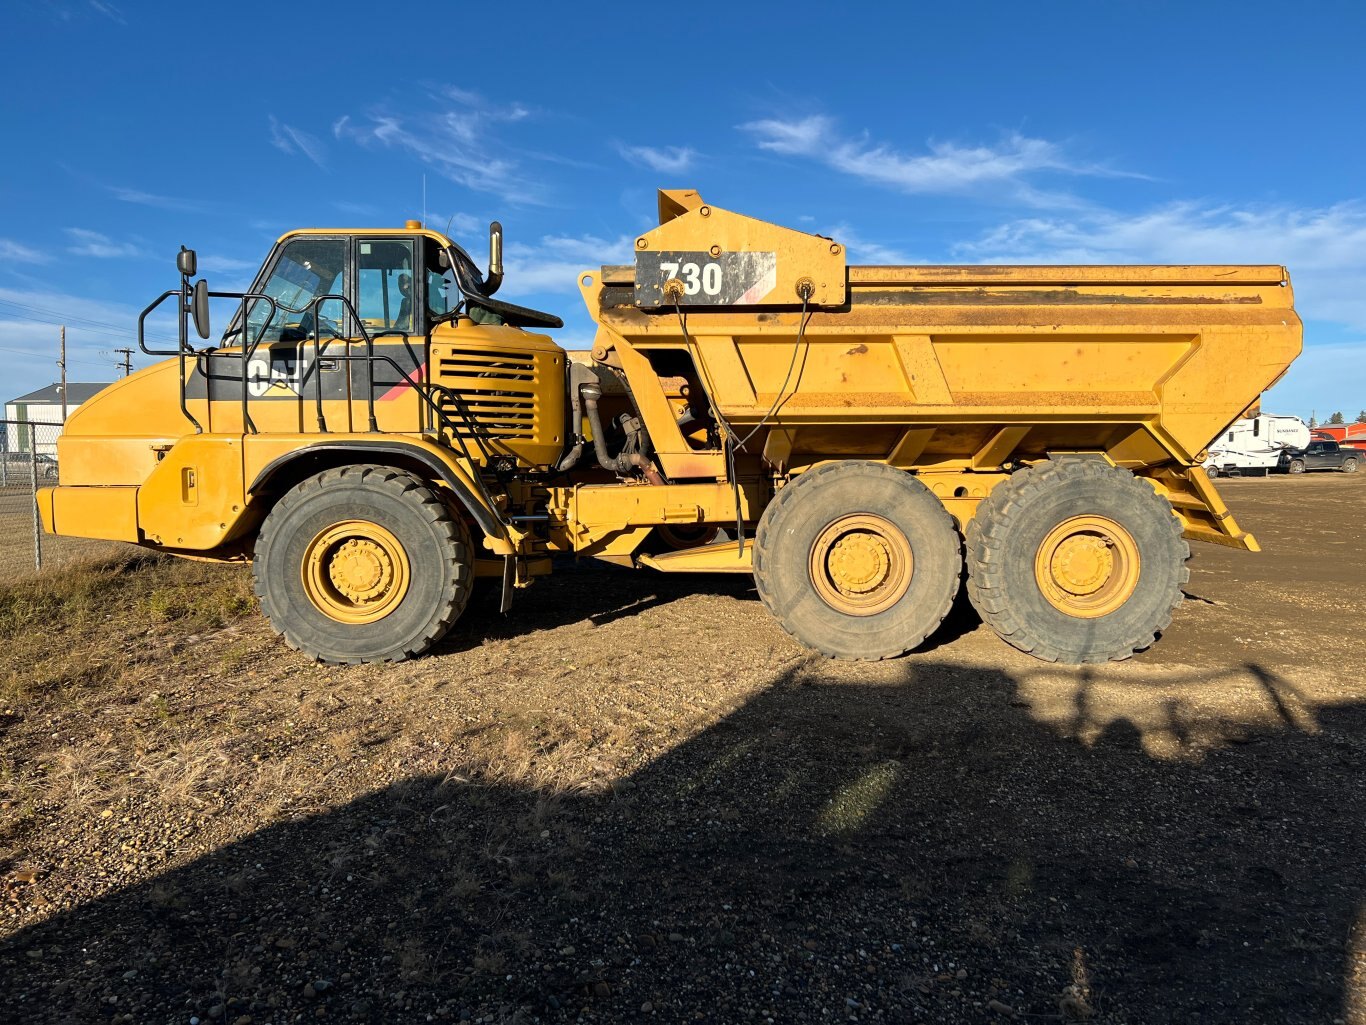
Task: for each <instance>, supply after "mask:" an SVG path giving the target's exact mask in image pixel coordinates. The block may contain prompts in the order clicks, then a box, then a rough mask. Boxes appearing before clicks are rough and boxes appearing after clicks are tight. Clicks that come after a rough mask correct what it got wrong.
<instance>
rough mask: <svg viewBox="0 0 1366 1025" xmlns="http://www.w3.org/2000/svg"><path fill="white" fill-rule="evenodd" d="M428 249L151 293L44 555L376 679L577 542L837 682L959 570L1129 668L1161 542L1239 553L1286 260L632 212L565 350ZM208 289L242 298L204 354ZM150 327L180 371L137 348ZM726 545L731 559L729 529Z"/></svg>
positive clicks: (1154, 631)
mask: <svg viewBox="0 0 1366 1025" xmlns="http://www.w3.org/2000/svg"><path fill="white" fill-rule="evenodd" d="M501 243H502V233H501V228H500V227H499V226H498V225H497V224H496V223H495V225H494V226H493V228H492V229H491V232H490V260H489V269H488V271H487V272H485V273H481V272H480V271H479V269H478V268H477V267H476V266H475V264H474V262H473V261H472V260H471V259H470V258H469V256H468V254H467V253H466V252H465V251H464V250H463V249H462V248H461V247H459V246H458V245H456V244H455V243H454V242H453V241H451V240H450V239H448V238H446V237H445V236H443V235H441V234H440V233H438V232H434V231H431V230H430V229H427V228H424V227H423V226H422V225H420V224H419V223H417V222H409V223H408V225H407V226H406V227H405V228H403V229H381V230H360V229H342V230H323V229H307V230H303V231H298V232H293V233H290V234H289V235H286V236H284V237H283V238H281V239H280V241H279V242H278V243H277V244H276V247H275V249H274V250H273V251H272V253H271V254H270V255H269V256H268V258H267V260H266V262H265V263H264V265H263V267H262V270H261V272H260V274H259V275H258V277H257V279H256V282H255V283H254V284H253V286H252V288H251V289H250V290H249V291H248V292H246V293H218V292H212V291H210V290H209V288H208V286H207V284H206V283H205V282H204V281H203V280H202V279H201V280H200V281H198V282H195V283H193V284H192V283H191V279H192V278H193V277H194V275H195V270H196V268H195V263H196V260H195V257H194V254H193V253H192V252H190V251H188V250H182V253H181V256H180V258H179V270H180V275H181V280H180V284H179V286H178V287H177V288H174V289H170V290H168V291H167V292H166V293H164V294H163V295H162V296H161V297H160V298H159V299H158V300H157V301H156V302H154V303H153V304H152V305H151V306H149V307H148V309H147V310H145V311H144V312H143V314H142V317H141V318H140V320H139V345H140V347H141V348H142V349H143V351H144V352H147V353H150V354H156V355H163V356H166V357H168V358H167V359H165V360H164V361H163V362H161V363H159V364H157V365H154V366H152V367H149V368H148V369H146V370H143V371H140V372H139V373H137V374H134V375H132V376H130V377H127V378H125V379H123V380H122V381H120V382H118V383H116V384H114V385H112V386H110V387H109V388H108V389H106V390H105V391H104V392H102V393H101V394H100V395H98V396H97V397H96V398H95V399H93V400H91V401H89V402H87V403H86V404H84V405H83V406H82V407H81V409H80V410H79V411H78V412H77V413H76V414H75V415H74V416H73V417H72V418H71V420H70V422H69V423H68V425H67V429H66V432H65V434H64V435H63V437H62V439H61V441H60V442H59V454H60V460H59V461H60V465H61V482H60V485H59V486H57V487H55V488H51V489H46V490H44V491H43V492H41V493H40V496H39V504H40V512H41V514H42V516H43V519H44V523H45V524H46V526H47V528H48V529H49V530H51V531H53V532H55V533H62V534H72V535H77V536H84V537H98V538H108V539H112V540H120V541H129V542H132V543H135V544H140V545H143V546H146V547H149V548H154V549H157V550H161V551H167V552H171V553H174V554H177V555H185V556H190V557H194V558H208V559H217V560H223V561H250V562H252V564H253V568H254V573H255V578H256V588H257V593H258V595H259V596H260V599H261V606H262V610H263V611H264V612H265V614H266V615H267V616H268V617H269V619H270V621H271V623H272V624H273V625H274V626H275V628H276V629H277V630H278V631H280V633H281V634H283V636H284V637H285V639H286V640H287V641H288V643H290V644H291V645H292V646H293V647H295V648H297V649H299V650H300V651H303V652H305V653H307V654H308V655H310V656H312V657H314V658H318V659H323V660H327V661H336V662H372V661H385V660H397V659H403V658H408V657H412V656H414V655H418V654H420V653H422V652H423V651H426V650H427V649H428V648H430V647H431V645H432V644H434V643H435V642H436V641H437V640H439V639H440V638H441V636H443V635H444V634H445V633H446V631H447V630H449V629H450V628H451V626H452V625H453V624H454V622H455V621H456V619H457V618H458V617H459V615H460V613H461V612H462V611H463V609H464V607H465V604H466V603H467V601H468V598H469V593H470V588H471V584H472V581H473V579H474V578H475V577H477V576H488V577H493V578H495V579H497V580H498V581H500V582H501V588H502V607H503V609H504V610H505V611H507V610H508V609H509V608H510V607H511V603H512V599H513V596H514V594H515V592H516V590H517V589H518V588H521V587H525V586H528V585H529V584H531V582H532V581H533V579H534V578H535V577H537V576H540V575H544V574H546V573H549V572H551V570H552V568H553V564H554V558H555V557H556V556H558V555H564V554H574V555H577V556H581V557H592V558H596V559H601V560H605V561H608V562H614V563H618V564H622V565H630V566H640V567H649V568H652V569H654V570H658V571H662V572H730V573H747V574H753V576H754V579H755V583H756V587H757V589H758V592H759V594H760V596H761V598H762V599H763V601H764V603H765V604H766V605H767V607H768V608H769V609H770V610H771V611H772V612H773V613H774V615H775V616H776V617H777V618H778V620H779V622H780V623H781V624H782V625H783V626H784V628H786V629H787V630H788V631H789V632H790V633H792V634H793V635H794V636H795V637H796V638H797V639H799V640H800V641H802V642H803V643H805V644H807V645H809V646H811V647H813V648H816V649H817V650H819V651H821V652H823V653H825V654H827V655H830V656H833V657H839V658H853V659H880V658H887V657H893V656H897V655H900V654H903V653H905V652H907V651H910V650H912V649H914V648H915V647H916V646H917V645H919V644H921V643H922V642H923V641H924V640H925V639H926V638H927V637H929V636H930V635H931V634H932V633H933V632H934V630H935V629H936V628H937V627H938V625H939V623H940V622H941V621H942V620H943V618H944V616H945V615H946V614H947V612H948V610H949V607H950V605H951V603H952V602H953V600H954V597H955V595H956V594H957V593H958V591H959V589H960V584H961V583H962V581H963V579H964V577H965V576H966V587H967V593H968V596H969V598H970V599H971V601H972V602H973V604H974V606H975V607H976V609H977V610H978V612H979V613H980V614H981V615H982V617H983V619H984V620H985V621H986V622H987V623H988V624H989V625H990V626H991V627H992V628H993V629H995V630H996V631H997V633H998V634H1000V636H1001V637H1002V638H1003V639H1005V640H1006V641H1008V642H1009V643H1011V644H1013V645H1015V646H1016V647H1019V648H1020V649H1022V650H1025V651H1029V652H1031V653H1033V654H1034V655H1036V656H1038V657H1040V658H1043V659H1047V660H1051V661H1064V662H1085V661H1101V660H1107V659H1120V658H1127V657H1129V656H1130V655H1132V654H1133V653H1134V652H1135V651H1138V650H1142V649H1143V648H1145V647H1147V646H1148V645H1150V644H1151V643H1152V642H1153V640H1154V639H1155V637H1156V636H1157V635H1158V634H1160V632H1161V631H1162V629H1163V628H1165V626H1166V625H1167V623H1168V622H1169V620H1170V617H1171V615H1172V610H1173V609H1174V608H1175V606H1176V605H1177V604H1178V603H1179V602H1180V600H1181V596H1182V591H1181V588H1182V585H1183V584H1184V583H1185V581H1186V580H1187V578H1188V570H1187V568H1186V559H1187V557H1188V554H1189V549H1188V546H1187V543H1186V542H1187V540H1189V539H1194V540H1203V541H1210V542H1215V543H1219V544H1225V545H1231V546H1233V547H1238V548H1242V549H1246V550H1250V551H1255V550H1257V545H1256V542H1255V540H1254V539H1253V538H1252V536H1251V535H1250V534H1248V533H1246V532H1245V531H1243V530H1241V529H1240V528H1239V527H1238V525H1237V524H1236V523H1235V521H1234V519H1233V517H1232V516H1231V515H1230V514H1229V511H1228V509H1227V508H1226V506H1225V505H1224V504H1223V502H1222V501H1221V500H1220V498H1219V496H1218V494H1217V492H1216V491H1215V490H1214V488H1213V486H1212V485H1211V484H1210V482H1209V479H1208V477H1207V476H1206V474H1205V473H1204V471H1203V470H1202V469H1201V468H1200V463H1201V462H1202V460H1203V459H1204V457H1205V449H1206V446H1207V445H1208V444H1209V441H1210V439H1211V438H1213V437H1214V436H1216V435H1217V434H1218V433H1220V432H1221V431H1224V430H1226V429H1227V427H1228V425H1229V424H1230V423H1232V422H1233V421H1234V420H1236V419H1237V418H1238V417H1239V415H1241V414H1243V413H1244V412H1245V411H1249V410H1250V408H1251V407H1253V406H1255V404H1256V402H1257V400H1258V398H1259V396H1260V394H1261V392H1262V391H1263V390H1264V389H1265V388H1266V387H1268V386H1270V384H1272V383H1273V382H1274V381H1275V380H1276V379H1278V378H1279V377H1280V376H1281V374H1283V373H1284V372H1285V370H1286V368H1287V367H1288V366H1289V364H1290V362H1291V361H1292V360H1293V359H1294V357H1295V356H1296V355H1297V354H1298V352H1299V349H1300V344H1301V325H1300V321H1299V318H1298V316H1297V315H1296V313H1295V311H1294V309H1293V300H1292V293H1291V289H1290V287H1289V280H1288V276H1287V274H1286V272H1285V269H1284V268H1283V267H1279V266H1229V267H1193V266H1178V267H1071V266H1069V267H868V266H849V265H847V263H846V259H845V253H844V248H843V246H842V245H841V244H840V243H839V242H838V241H836V240H833V239H828V238H824V237H821V236H817V235H811V234H806V233H803V232H799V231H794V230H791V229H787V228H782V227H779V226H777V225H773V224H770V223H767V222H764V221H760V220H756V219H753V218H749V217H745V216H743V215H740V214H737V213H733V212H731V211H726V210H722V209H720V208H718V207H713V206H710V205H709V204H707V203H705V202H704V201H703V200H702V198H701V197H700V196H699V195H698V194H697V193H696V192H693V191H689V190H673V191H664V192H661V193H660V224H659V226H658V227H657V228H655V229H653V230H652V231H650V232H647V233H645V234H643V235H641V236H640V237H639V238H638V239H636V240H635V260H634V262H633V263H632V264H630V265H627V266H604V267H600V268H598V267H595V268H589V269H586V270H584V271H583V272H582V273H581V274H580V275H579V279H578V283H579V288H580V291H581V293H582V296H583V299H584V302H585V303H586V305H587V308H588V310H589V312H590V313H591V314H592V316H593V318H594V319H595V321H596V322H597V324H598V330H597V334H596V337H595V339H594V345H593V349H592V351H591V352H590V353H575V354H570V353H567V352H566V351H565V350H564V349H562V348H560V347H559V346H557V345H556V344H555V343H554V342H552V341H551V339H550V338H549V337H547V336H546V335H544V334H541V333H538V332H537V331H535V330H533V329H536V328H554V327H558V326H560V322H559V320H558V318H556V317H554V316H551V315H549V314H544V313H540V312H537V311H534V310H528V309H525V308H523V307H519V306H515V305H512V304H509V303H505V302H502V301H500V300H497V299H495V298H493V296H494V293H495V292H496V291H497V289H498V286H499V284H500V283H501V280H502V266H501ZM211 300H215V301H218V302H231V303H233V304H235V313H234V317H233V319H232V321H231V323H230V325H229V328H228V329H227V331H226V333H225V334H224V336H223V337H222V339H221V341H220V344H219V345H216V346H209V347H206V348H196V347H195V346H194V345H192V344H191V342H190V327H191V326H193V327H195V328H196V330H197V331H198V334H199V336H200V337H201V338H202V339H208V337H209V334H210V332H209V328H208V308H209V304H210V301H211ZM166 303H170V304H171V307H172V308H173V309H174V311H175V315H176V320H177V324H178V338H177V340H176V341H175V342H174V343H173V346H171V347H167V348H161V349H158V348H155V347H153V346H151V345H149V344H148V341H147V338H146V333H147V332H146V325H147V323H148V320H149V317H153V316H154V314H155V312H156V311H157V310H158V308H159V307H161V306H162V304H166ZM722 530H725V531H727V532H729V534H730V536H728V537H726V536H722V535H721V534H720V533H719V532H720V531H722Z"/></svg>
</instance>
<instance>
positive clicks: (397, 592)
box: [302, 520, 411, 624]
mask: <svg viewBox="0 0 1366 1025" xmlns="http://www.w3.org/2000/svg"><path fill="white" fill-rule="evenodd" d="M302 571H303V573H302V575H303V585H304V593H305V594H306V595H308V600H309V601H310V602H312V603H313V606H314V608H316V609H317V610H318V611H319V612H321V613H322V614H323V615H325V616H327V617H328V618H329V619H332V620H335V621H336V622H338V623H347V624H358V623H373V622H376V621H377V620H380V619H383V618H384V617H385V616H387V615H389V613H391V612H393V611H394V609H396V608H398V606H399V605H400V604H401V603H402V601H403V599H404V597H405V596H406V595H407V593H408V585H409V582H410V580H411V571H410V567H409V565H408V553H407V552H405V551H404V550H403V546H402V545H401V544H399V542H398V538H396V537H394V535H393V534H391V533H390V532H389V531H387V530H385V529H384V528H383V527H381V526H380V525H379V524H377V523H371V522H370V521H368V520H345V521H343V522H341V523H335V524H333V525H332V526H330V527H327V528H325V529H324V530H321V531H319V532H318V534H317V536H315V537H314V538H313V540H312V541H310V542H309V543H308V547H307V548H306V549H305V550H304V559H303V567H302Z"/></svg>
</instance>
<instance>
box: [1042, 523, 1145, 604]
mask: <svg viewBox="0 0 1366 1025" xmlns="http://www.w3.org/2000/svg"><path fill="white" fill-rule="evenodd" d="M1138 576H1139V558H1138V545H1137V544H1136V543H1135V542H1134V539H1133V535H1131V534H1130V533H1129V532H1128V531H1127V530H1125V529H1124V528H1123V527H1122V526H1120V525H1119V524H1118V523H1116V522H1115V521H1114V520H1112V519H1110V518H1108V517H1106V516H1073V517H1072V518H1071V519H1068V520H1064V521H1063V522H1062V523H1059V524H1058V525H1057V526H1056V527H1054V528H1053V529H1052V530H1051V531H1049V532H1048V536H1047V537H1045V538H1044V539H1043V543H1042V544H1041V545H1039V550H1038V553H1037V554H1036V555H1035V557H1034V577H1035V579H1036V580H1037V581H1038V584H1039V590H1040V591H1041V592H1043V596H1044V597H1045V598H1046V599H1048V602H1049V604H1051V605H1052V606H1053V607H1054V608H1055V609H1057V610H1058V611H1059V612H1064V613H1066V614H1067V615H1069V616H1075V617H1077V618H1078V619H1098V618H1099V617H1101V616H1106V615H1109V614H1110V613H1111V612H1114V611H1115V610H1116V609H1118V608H1119V607H1120V606H1122V605H1123V604H1124V603H1125V602H1126V601H1128V600H1129V599H1130V598H1131V597H1132V596H1133V593H1134V590H1135V588H1137V587H1138Z"/></svg>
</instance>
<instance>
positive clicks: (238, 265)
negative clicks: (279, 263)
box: [199, 255, 261, 274]
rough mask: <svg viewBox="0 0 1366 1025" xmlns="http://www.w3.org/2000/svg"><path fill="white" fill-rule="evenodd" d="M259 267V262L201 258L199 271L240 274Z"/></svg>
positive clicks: (217, 257)
mask: <svg viewBox="0 0 1366 1025" xmlns="http://www.w3.org/2000/svg"><path fill="white" fill-rule="evenodd" d="M259 266H261V262H260V261H259V260H239V259H237V258H236V257H232V256H213V255H210V256H201V257H200V258H199V269H200V270H201V271H203V272H204V273H206V274H241V273H242V272H243V271H249V270H255V269H256V268H257V267H259Z"/></svg>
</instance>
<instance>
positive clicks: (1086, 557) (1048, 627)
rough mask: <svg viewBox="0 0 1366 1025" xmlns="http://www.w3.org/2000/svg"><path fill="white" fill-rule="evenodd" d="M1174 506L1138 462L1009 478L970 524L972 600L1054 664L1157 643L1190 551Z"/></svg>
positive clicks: (1076, 461)
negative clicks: (1136, 469)
mask: <svg viewBox="0 0 1366 1025" xmlns="http://www.w3.org/2000/svg"><path fill="white" fill-rule="evenodd" d="M1181 533H1182V528H1181V522H1180V521H1179V520H1178V519H1177V518H1176V516H1175V514H1174V513H1173V512H1172V507H1171V504H1170V503H1169V502H1168V501H1167V500H1166V499H1165V498H1163V497H1162V496H1160V495H1159V494H1158V493H1157V492H1156V491H1155V490H1153V488H1152V487H1151V486H1150V485H1148V484H1147V483H1145V482H1143V481H1140V480H1139V479H1138V478H1136V477H1135V476H1134V475H1133V474H1132V473H1130V472H1129V471H1128V470H1125V469H1122V468H1121V467H1117V466H1112V465H1110V464H1109V463H1107V462H1106V461H1104V460H1103V459H1099V458H1093V457H1087V456H1063V457H1061V458H1058V459H1049V460H1046V461H1044V462H1042V463H1039V464H1037V465H1035V466H1032V467H1030V468H1029V469H1027V470H1022V471H1020V472H1018V473H1016V474H1014V475H1013V476H1012V477H1011V478H1010V479H1009V480H1008V481H1006V482H1004V483H1002V484H998V485H997V486H996V487H995V488H994V489H993V490H992V492H991V494H990V495H988V496H987V497H986V498H985V499H984V500H983V501H982V502H981V503H980V504H979V505H978V507H977V513H976V515H975V516H974V517H973V519H972V521H971V522H970V523H969V524H968V531H967V540H968V544H967V566H968V597H969V599H970V600H971V601H972V604H973V607H974V608H976V610H977V612H978V614H979V615H981V617H982V619H983V620H984V621H985V622H986V624H987V625H988V626H990V627H991V628H992V629H993V630H995V631H996V633H997V634H999V635H1000V637H1001V638H1002V639H1003V640H1005V641H1006V642H1008V643H1010V644H1013V645H1014V646H1015V647H1017V648H1019V649H1020V650H1022V651H1027V652H1029V653H1030V654H1032V655H1035V656H1037V657H1038V658H1041V659H1044V660H1046V661H1049V662H1067V663H1072V664H1078V663H1083V662H1105V661H1114V660H1119V659H1125V658H1128V657H1129V656H1130V655H1132V654H1133V653H1134V652H1135V651H1141V650H1142V649H1144V648H1146V647H1148V646H1149V645H1150V644H1152V643H1153V641H1154V640H1155V639H1156V637H1157V635H1158V634H1160V633H1161V632H1162V630H1164V629H1165V628H1166V626H1167V624H1168V623H1169V622H1171V618H1172V613H1173V611H1174V610H1175V609H1176V607H1177V606H1178V605H1179V604H1180V603H1181V594H1182V592H1181V586H1182V585H1183V584H1184V583H1185V582H1186V581H1187V580H1188V579H1189V577H1190V571H1189V570H1188V569H1187V568H1186V559H1187V558H1188V557H1189V555H1190V548H1189V547H1188V546H1187V544H1186V542H1185V541H1184V540H1183V539H1182V537H1181Z"/></svg>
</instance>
